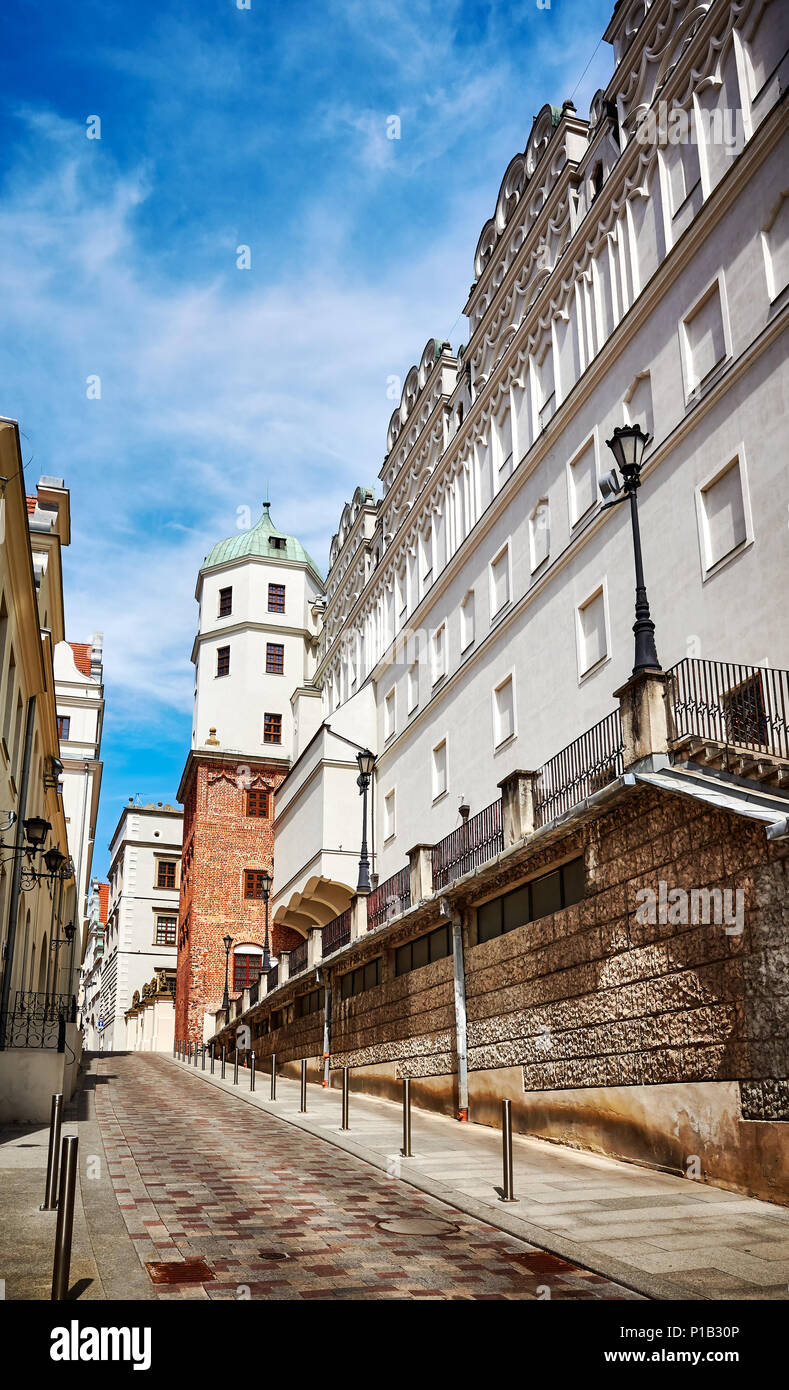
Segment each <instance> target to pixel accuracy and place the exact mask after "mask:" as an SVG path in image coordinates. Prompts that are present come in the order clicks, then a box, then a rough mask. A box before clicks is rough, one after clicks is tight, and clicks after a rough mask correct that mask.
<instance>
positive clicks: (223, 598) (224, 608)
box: [219, 587, 233, 618]
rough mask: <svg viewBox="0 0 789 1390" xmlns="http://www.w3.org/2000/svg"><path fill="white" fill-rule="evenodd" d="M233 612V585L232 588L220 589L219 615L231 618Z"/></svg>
mask: <svg viewBox="0 0 789 1390" xmlns="http://www.w3.org/2000/svg"><path fill="white" fill-rule="evenodd" d="M232 612H233V590H232V587H231V588H228V589H220V590H219V616H220V618H229V617H230V614H231V613H232Z"/></svg>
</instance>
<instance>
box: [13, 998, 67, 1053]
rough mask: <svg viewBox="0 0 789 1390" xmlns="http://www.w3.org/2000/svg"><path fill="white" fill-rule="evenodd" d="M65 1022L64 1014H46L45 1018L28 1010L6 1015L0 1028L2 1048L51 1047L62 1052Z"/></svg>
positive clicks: (63, 1049) (64, 1047) (64, 1045)
mask: <svg viewBox="0 0 789 1390" xmlns="http://www.w3.org/2000/svg"><path fill="white" fill-rule="evenodd" d="M67 1022H68V1018H67V1016H66V1014H65V1013H61V1014H54V1015H52V1014H48V1015H47V1016H46V1017H45V1016H44V1015H43V1014H40V1013H39V1014H35V1013H33V1012H32V1011H31V1010H30V1009H25V1010H24V1011H22V1012H17V1011H15V1012H14V1013H7V1014H6V1015H5V1016H4V1017H3V1019H2V1025H1V1026H0V1037H2V1042H3V1047H6V1048H11V1047H28V1048H39V1047H47V1048H49V1047H51V1048H52V1049H53V1050H56V1051H57V1052H64V1051H65V1050H66V1023H67ZM69 1052H71V1049H69Z"/></svg>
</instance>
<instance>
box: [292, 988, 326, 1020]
mask: <svg viewBox="0 0 789 1390" xmlns="http://www.w3.org/2000/svg"><path fill="white" fill-rule="evenodd" d="M322 1008H323V990H321V989H311V990H310V992H309V994H299V995H298V996H297V998H296V1007H295V1010H294V1012H295V1015H296V1018H307V1017H308V1016H309V1015H310V1014H317V1013H320V1011H321V1009H322Z"/></svg>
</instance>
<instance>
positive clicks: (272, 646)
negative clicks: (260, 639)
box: [266, 642, 285, 676]
mask: <svg viewBox="0 0 789 1390" xmlns="http://www.w3.org/2000/svg"><path fill="white" fill-rule="evenodd" d="M284 674H285V647H284V645H283V643H282V642H267V643H266V675H268V676H283V675H284Z"/></svg>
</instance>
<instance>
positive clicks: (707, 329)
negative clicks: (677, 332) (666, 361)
mask: <svg viewBox="0 0 789 1390" xmlns="http://www.w3.org/2000/svg"><path fill="white" fill-rule="evenodd" d="M681 334H682V337H683V361H684V366H685V394H686V395H687V396H690V395H692V393H693V392H694V391H696V390H697V389H698V387H700V386H703V384H704V382H705V381H706V380H707V377H708V376H710V375H711V373H712V372H713V371H714V370H715V368H716V367H717V365H718V363H719V362H722V361H723V359H724V357H725V356H726V330H725V327H724V319H723V303H722V300H721V286H720V282H719V281H718V280H714V281H713V283H712V284H711V285H710V288H709V289H708V290H707V292H706V293H705V294H704V295H703V296H702V298H701V300H700V301H699V303H698V304H697V305H695V307H694V308H693V309H692V310H691V311H690V313H689V314H688V316H687V318H685V319H683V320H682V324H681Z"/></svg>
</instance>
